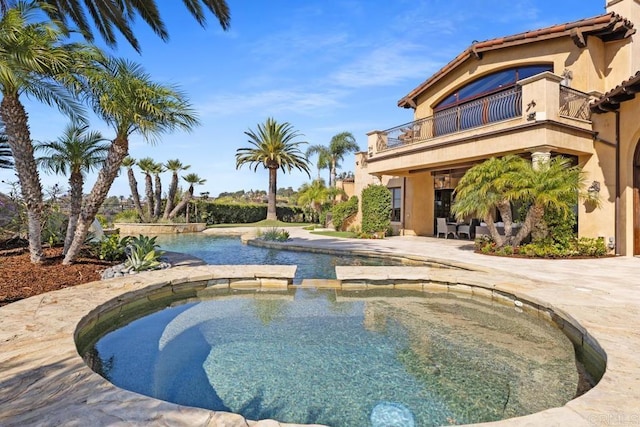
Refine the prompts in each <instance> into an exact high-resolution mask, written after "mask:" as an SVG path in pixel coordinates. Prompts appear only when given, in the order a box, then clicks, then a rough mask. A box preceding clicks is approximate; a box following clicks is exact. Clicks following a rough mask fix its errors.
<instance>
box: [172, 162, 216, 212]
mask: <svg viewBox="0 0 640 427" xmlns="http://www.w3.org/2000/svg"><path fill="white" fill-rule="evenodd" d="M182 179H184V180H185V181H186V182H187V183H188V184H189V188H188V189H187V191H185V192H184V194H183V195H182V199H181V200H180V203H178V204H177V205H176V207H175V208H173V210H172V211H171V213H170V214H169V218H171V219H173V218H175V217H176V215H178V214H179V213H180V212H181V211H182V210H183V209H184V208H186V207H187V205H188V204H189V200H191V199H192V198H193V186H194V185H203V184H204V183H205V182H207V180H206V179H202V178H200V177H199V176H198V175H197V174H195V173H190V174H187V175H186V176H183V177H182ZM188 212H189V211H188V210H187V222H189V214H188Z"/></svg>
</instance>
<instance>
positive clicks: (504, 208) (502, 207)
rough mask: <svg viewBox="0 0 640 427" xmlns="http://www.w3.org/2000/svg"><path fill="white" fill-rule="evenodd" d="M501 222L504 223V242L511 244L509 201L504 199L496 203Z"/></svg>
mask: <svg viewBox="0 0 640 427" xmlns="http://www.w3.org/2000/svg"><path fill="white" fill-rule="evenodd" d="M497 207H498V211H499V212H500V216H501V217H502V222H503V223H504V244H505V245H512V244H513V236H512V233H513V216H512V215H511V203H509V202H508V201H506V200H504V201H502V202H500V203H498V205H497Z"/></svg>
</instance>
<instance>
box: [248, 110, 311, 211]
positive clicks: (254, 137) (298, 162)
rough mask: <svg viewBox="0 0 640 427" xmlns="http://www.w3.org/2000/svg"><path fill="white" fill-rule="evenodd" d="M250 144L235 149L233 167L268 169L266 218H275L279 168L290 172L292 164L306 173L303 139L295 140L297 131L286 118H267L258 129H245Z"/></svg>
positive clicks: (307, 162)
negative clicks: (245, 165)
mask: <svg viewBox="0 0 640 427" xmlns="http://www.w3.org/2000/svg"><path fill="white" fill-rule="evenodd" d="M245 135H247V136H248V137H249V141H248V142H249V143H250V144H251V145H252V147H248V148H238V149H237V150H236V169H239V168H240V167H241V166H242V165H244V164H249V167H253V170H254V172H255V171H256V170H257V169H258V166H260V165H262V166H264V168H265V169H268V170H269V191H268V206H267V220H277V219H278V217H277V215H276V191H277V189H278V186H277V173H278V169H282V171H283V172H284V171H288V172H291V170H292V169H293V168H296V169H298V170H300V171H304V172H306V173H307V176H309V177H311V175H310V173H309V161H308V160H307V159H306V158H305V156H304V155H303V153H302V152H301V151H300V149H299V148H298V147H299V146H300V145H301V144H306V142H294V141H293V140H294V139H296V138H297V137H298V136H300V134H299V133H298V132H297V131H296V130H294V128H293V126H292V125H291V124H289V123H288V122H284V123H278V122H276V120H275V119H273V118H271V117H270V118H268V119H267V120H266V121H265V122H264V124H262V123H259V124H258V129H257V131H253V130H251V129H249V130H248V131H246V132H245Z"/></svg>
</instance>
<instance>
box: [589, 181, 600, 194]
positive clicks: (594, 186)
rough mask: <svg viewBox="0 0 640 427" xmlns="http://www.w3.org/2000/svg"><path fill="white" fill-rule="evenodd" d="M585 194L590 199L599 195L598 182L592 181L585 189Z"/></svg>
mask: <svg viewBox="0 0 640 427" xmlns="http://www.w3.org/2000/svg"><path fill="white" fill-rule="evenodd" d="M587 193H589V195H590V196H591V197H595V196H597V195H598V194H599V193H600V181H593V182H592V183H591V185H590V186H589V188H587Z"/></svg>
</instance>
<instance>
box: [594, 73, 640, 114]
mask: <svg viewBox="0 0 640 427" xmlns="http://www.w3.org/2000/svg"><path fill="white" fill-rule="evenodd" d="M638 92H640V71H638V72H637V73H635V74H634V75H633V76H631V77H629V78H628V79H627V80H625V81H623V82H622V83H620V84H619V85H618V86H616V87H615V88H613V89H611V90H610V91H609V92H607V93H605V94H604V95H602V96H601V97H600V98H598V99H596V100H595V101H594V102H592V103H591V106H590V108H591V111H592V112H594V113H596V114H599V113H606V112H609V111H613V110H617V109H618V108H620V104H621V103H623V102H624V101H629V100H630V99H633V98H635V96H636V93H638Z"/></svg>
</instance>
